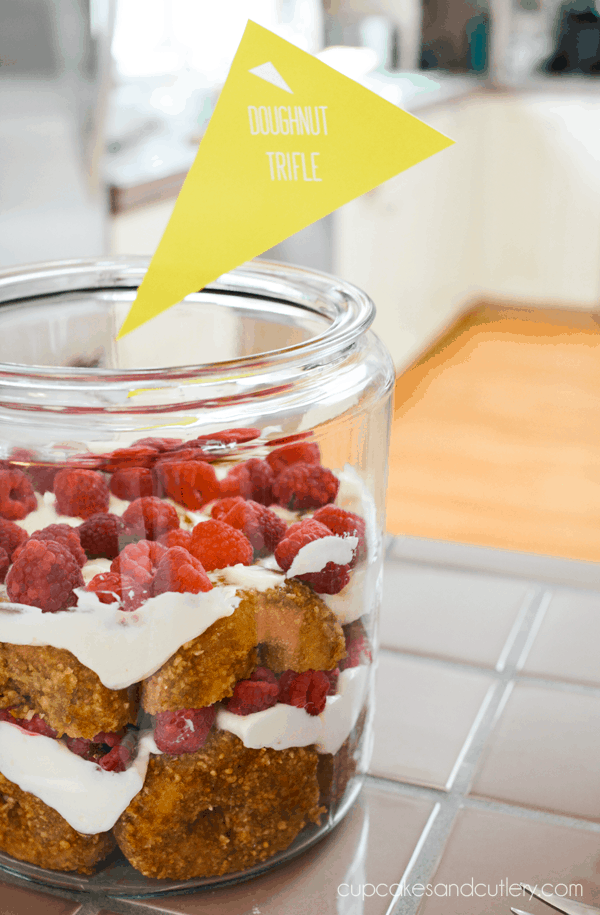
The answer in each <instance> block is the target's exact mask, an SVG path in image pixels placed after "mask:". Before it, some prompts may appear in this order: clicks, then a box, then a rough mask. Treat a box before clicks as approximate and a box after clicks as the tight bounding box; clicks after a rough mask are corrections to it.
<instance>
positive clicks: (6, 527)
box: [0, 518, 27, 562]
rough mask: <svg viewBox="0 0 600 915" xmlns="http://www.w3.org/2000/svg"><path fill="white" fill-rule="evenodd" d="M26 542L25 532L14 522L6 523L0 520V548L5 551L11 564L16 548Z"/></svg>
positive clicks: (2, 519) (3, 519)
mask: <svg viewBox="0 0 600 915" xmlns="http://www.w3.org/2000/svg"><path fill="white" fill-rule="evenodd" d="M26 540H27V532H26V531H24V530H23V528H22V527H19V525H18V524H15V523H14V521H6V519H5V518H0V546H1V547H2V548H3V549H4V550H6V552H7V553H8V558H9V559H10V560H11V562H12V558H13V553H14V552H15V550H16V549H17V547H19V546H21V544H22V543H25V541H26Z"/></svg>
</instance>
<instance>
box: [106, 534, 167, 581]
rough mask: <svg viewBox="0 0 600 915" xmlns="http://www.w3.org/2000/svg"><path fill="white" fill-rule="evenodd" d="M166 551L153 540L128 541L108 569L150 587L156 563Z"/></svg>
mask: <svg viewBox="0 0 600 915" xmlns="http://www.w3.org/2000/svg"><path fill="white" fill-rule="evenodd" d="M166 552H167V551H166V549H165V548H164V546H162V545H161V544H160V543H155V542H154V541H153V540H140V541H139V542H138V543H130V544H129V545H128V546H126V547H125V549H124V550H121V552H120V553H119V555H118V556H117V558H116V559H114V560H113V562H112V563H111V567H110V571H111V572H117V573H118V574H119V575H124V576H126V577H128V578H133V580H134V581H135V582H137V583H138V584H140V585H142V587H144V588H148V589H150V587H151V585H152V580H153V578H154V576H155V574H156V569H157V567H158V564H159V562H160V561H161V559H162V558H163V556H164V555H165V553H166Z"/></svg>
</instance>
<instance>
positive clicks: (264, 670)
mask: <svg viewBox="0 0 600 915" xmlns="http://www.w3.org/2000/svg"><path fill="white" fill-rule="evenodd" d="M249 679H250V680H252V681H261V682H265V683H277V684H278V680H277V677H276V676H275V674H274V673H273V671H272V670H269V668H268V667H257V668H256V670H255V671H253V672H252V673H251V674H250V678H249Z"/></svg>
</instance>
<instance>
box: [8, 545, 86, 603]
mask: <svg viewBox="0 0 600 915" xmlns="http://www.w3.org/2000/svg"><path fill="white" fill-rule="evenodd" d="M82 587H83V578H82V576H81V569H80V568H79V566H78V565H77V562H76V561H75V559H73V556H72V555H71V553H70V552H69V550H68V549H67V548H66V547H65V546H63V545H62V544H60V543H56V542H55V541H54V540H28V541H27V543H26V544H25V546H24V547H23V549H22V551H21V553H20V555H19V558H18V559H17V560H16V561H15V562H14V563H13V565H12V567H11V569H10V570H9V573H8V575H7V576H6V591H7V594H8V596H9V598H10V600H12V601H15V603H20V604H28V605H29V606H32V607H40V608H41V610H43V612H44V613H54V612H55V611H57V610H65V609H66V608H67V607H72V606H73V605H74V604H75V603H76V602H77V597H76V595H75V594H74V593H73V589H74V588H82Z"/></svg>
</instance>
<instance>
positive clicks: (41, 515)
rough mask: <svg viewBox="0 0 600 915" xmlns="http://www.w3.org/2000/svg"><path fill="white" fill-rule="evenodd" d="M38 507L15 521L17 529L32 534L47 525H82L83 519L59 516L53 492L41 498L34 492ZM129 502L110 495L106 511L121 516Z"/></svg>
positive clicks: (46, 493)
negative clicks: (20, 528)
mask: <svg viewBox="0 0 600 915" xmlns="http://www.w3.org/2000/svg"><path fill="white" fill-rule="evenodd" d="M35 497H36V499H37V503H38V507H37V508H36V509H34V511H32V512H29V514H28V515H27V517H25V518H23V519H22V520H21V521H17V524H18V525H19V527H22V528H23V530H25V531H27V533H28V534H33V532H34V531H41V530H42V529H43V528H45V527H48V525H49V524H68V525H69V527H79V525H80V524H83V518H74V517H73V516H72V515H59V514H58V512H57V511H56V496H55V495H54V493H53V492H45V493H44V495H43V496H41V495H40V494H39V493H37V492H36V494H35ZM130 504H131V503H130V502H124V501H123V499H117V497H116V496H113V495H112V493H111V496H110V500H109V503H108V510H109V512H110V513H111V514H113V515H122V514H123V512H124V511H125V510H126V509H127V508H129V505H130Z"/></svg>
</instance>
